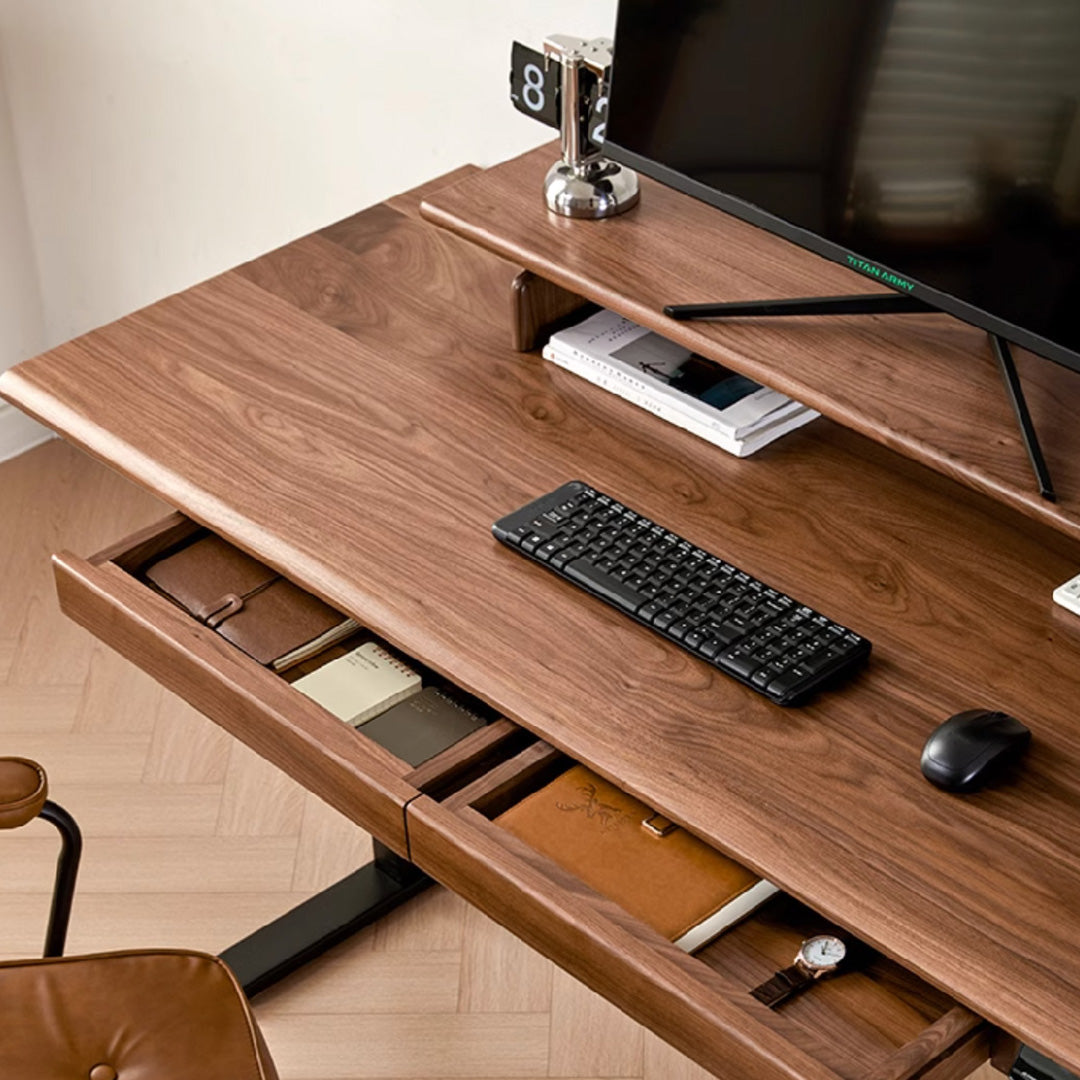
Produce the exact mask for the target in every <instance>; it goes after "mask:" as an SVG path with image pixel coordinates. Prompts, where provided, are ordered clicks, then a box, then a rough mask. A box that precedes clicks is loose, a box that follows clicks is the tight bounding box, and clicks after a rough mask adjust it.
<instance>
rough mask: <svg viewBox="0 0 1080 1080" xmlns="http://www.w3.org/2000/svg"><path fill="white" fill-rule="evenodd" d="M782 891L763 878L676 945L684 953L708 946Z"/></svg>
mask: <svg viewBox="0 0 1080 1080" xmlns="http://www.w3.org/2000/svg"><path fill="white" fill-rule="evenodd" d="M779 891H780V890H779V889H778V888H777V887H776V886H775V885H774V884H773V883H772V882H771V881H766V880H765V879H764V878H762V879H761V880H760V881H759V882H758V883H757V884H756V885H751V886H750V888H749V889H747V890H746V891H745V892H741V893H739V895H738V896H736V897H735V898H734V899H732V900H729V901H728V902H727V903H726V904H725V905H724V906H723V907H722V908H720V910H719V911H716V912H713V914H712V915H710V916H709V917H708V918H707V919H702V920H701V922H699V923H698V924H697V926H693V927H691V928H690V929H689V930H687V931H686V933H685V934H683V936H682V937H681V938H677V939H676V940H675V944H676V945H677V946H678V947H679V948H680V949H682V950H683V952H688V953H692V952H695V951H696V950H698V949H700V948H702V947H704V946H705V945H708V944H709V942H710V941H712V939H713V938H714V937H717V936H718V935H719V934H722V933H723V932H724V931H725V930H726V929H727V928H728V927H729V926H734V925H735V924H736V923H737V922H739V921H740V920H741V919H745V918H746V916H747V915H749V914H750V913H751V912H752V911H756V910H757V909H758V908H759V907H761V905H762V904H764V903H765V901H766V900H768V899H769V898H770V897H772V896H775V895H776V894H777V893H778V892H779Z"/></svg>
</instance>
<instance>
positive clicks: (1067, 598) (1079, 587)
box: [1054, 574, 1080, 615]
mask: <svg viewBox="0 0 1080 1080" xmlns="http://www.w3.org/2000/svg"><path fill="white" fill-rule="evenodd" d="M1054 599H1055V600H1056V601H1057V602H1058V603H1059V604H1060V605H1061V606H1062V607H1063V608H1068V609H1069V610H1070V611H1071V612H1072V613H1073V614H1074V615H1080V574H1077V575H1076V577H1074V578H1073V579H1072V580H1071V581H1066V582H1065V584H1064V585H1059V586H1058V587H1057V588H1056V589H1055V590H1054Z"/></svg>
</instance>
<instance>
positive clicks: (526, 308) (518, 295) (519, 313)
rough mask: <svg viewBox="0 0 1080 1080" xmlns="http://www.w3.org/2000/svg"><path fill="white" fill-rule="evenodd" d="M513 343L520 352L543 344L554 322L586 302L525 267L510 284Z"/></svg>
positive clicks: (561, 319)
mask: <svg viewBox="0 0 1080 1080" xmlns="http://www.w3.org/2000/svg"><path fill="white" fill-rule="evenodd" d="M510 298H511V311H510V332H511V342H510V344H511V345H512V346H513V347H514V348H515V349H516V350H517V351H518V352H528V351H529V350H530V349H535V348H537V347H538V346H540V345H541V344H542V342H541V340H540V338H541V335H543V334H544V333H545V331H546V330H548V328H550V327H551V326H552V324H553V323H559V322H562V321H563V320H565V319H566V318H567V317H568V316H569V315H571V314H572V313H574V312H577V311H580V310H581V309H582V308H583V307H584V306H585V304H586V303H587V301H586V300H584V299H583V298H582V297H580V296H578V294H577V293H572V292H568V291H567V290H566V289H563V288H561V287H560V286H558V285H556V284H555V283H554V282H551V281H547V280H546V279H545V278H542V277H539V276H538V275H536V274H534V273H533V272H532V271H531V270H522V271H521V273H520V274H518V275H517V277H515V278H514V280H513V282H512V283H511V286H510Z"/></svg>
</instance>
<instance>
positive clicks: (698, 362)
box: [544, 311, 818, 457]
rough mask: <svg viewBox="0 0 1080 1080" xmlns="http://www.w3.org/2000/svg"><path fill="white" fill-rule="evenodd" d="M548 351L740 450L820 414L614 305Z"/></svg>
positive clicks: (560, 336)
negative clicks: (641, 323) (627, 316)
mask: <svg viewBox="0 0 1080 1080" xmlns="http://www.w3.org/2000/svg"><path fill="white" fill-rule="evenodd" d="M544 357H545V359H547V360H550V361H551V362H552V363H554V364H558V365H559V366H560V367H563V368H566V370H567V371H572V372H573V373H574V374H575V375H580V376H581V377H582V378H584V379H588V380H589V382H591V383H595V384H596V385H597V386H600V387H602V388H603V389H605V390H610V391H611V393H613V394H618V396H619V397H621V398H625V399H626V400H627V401H629V402H632V403H633V404H634V405H638V406H640V407H641V408H643V409H648V410H649V412H651V413H654V414H655V415H657V416H659V417H660V418H661V419H663V420H667V421H668V422H669V423H671V424H675V425H676V426H678V427H681V428H684V429H685V430H686V431H689V432H691V433H692V434H694V435H697V436H699V437H700V438H702V439H705V440H707V441H708V442H711V443H713V444H714V445H715V446H719V447H720V448H721V449H722V450H726V451H727V452H728V453H729V454H734V455H735V456H736V457H746V456H747V455H749V454H752V453H754V452H755V451H756V450H760V449H761V448H762V447H763V446H766V445H768V444H769V443H771V442H773V441H774V440H775V439H779V438H780V436H781V435H786V434H787V433H788V432H789V431H793V430H794V429H795V428H798V427H802V426H803V424H807V423H809V422H810V421H811V420H813V419H814V418H815V417H816V416H817V415H818V413H816V412H815V411H814V410H813V409H810V408H807V407H806V406H805V405H801V404H800V403H799V402H797V401H792V399H791V398H789V397H788V396H787V395H786V394H781V393H780V392H779V391H777V390H770V389H768V388H767V387H764V386H762V385H760V384H759V383H756V382H754V381H753V380H752V379H748V378H746V377H745V376H743V375H738V374H736V373H735V372H734V371H730V370H729V369H728V368H725V367H723V366H722V365H721V364H717V363H715V362H714V361H712V360H707V359H706V358H705V357H703V356H698V355H697V354H696V353H692V352H691V351H690V350H689V349H686V348H684V347H683V346H682V345H678V344H676V343H675V342H673V341H668V339H667V338H663V337H661V336H660V335H659V334H655V333H653V332H652V331H651V330H647V329H646V328H645V327H643V326H638V325H637V323H634V322H631V321H630V320H629V319H625V318H623V317H622V316H621V315H617V314H615V312H613V311H599V312H597V313H596V314H595V315H591V316H590V317H589V318H587V319H585V321H584V322H581V323H578V324H577V325H576V326H571V327H569V328H567V329H565V330H560V331H559V332H558V333H556V334H554V335H553V336H552V338H551V340H550V341H549V342H548V344H547V345H545V346H544Z"/></svg>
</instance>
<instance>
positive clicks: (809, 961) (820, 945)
mask: <svg viewBox="0 0 1080 1080" xmlns="http://www.w3.org/2000/svg"><path fill="white" fill-rule="evenodd" d="M846 955H847V948H846V946H845V945H844V943H843V942H842V941H841V940H840V939H839V938H838V937H833V936H832V935H831V934H820V935H819V936H818V937H812V938H810V939H809V940H808V941H804V942H803V945H802V948H801V949H800V950H799V958H800V959H801V960H802V962H803V963H804V964H806V966H807V967H809V968H812V969H821V968H833V967H836V965H837V964H839V963H840V961H841V960H843V959H844V957H845V956H846Z"/></svg>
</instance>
